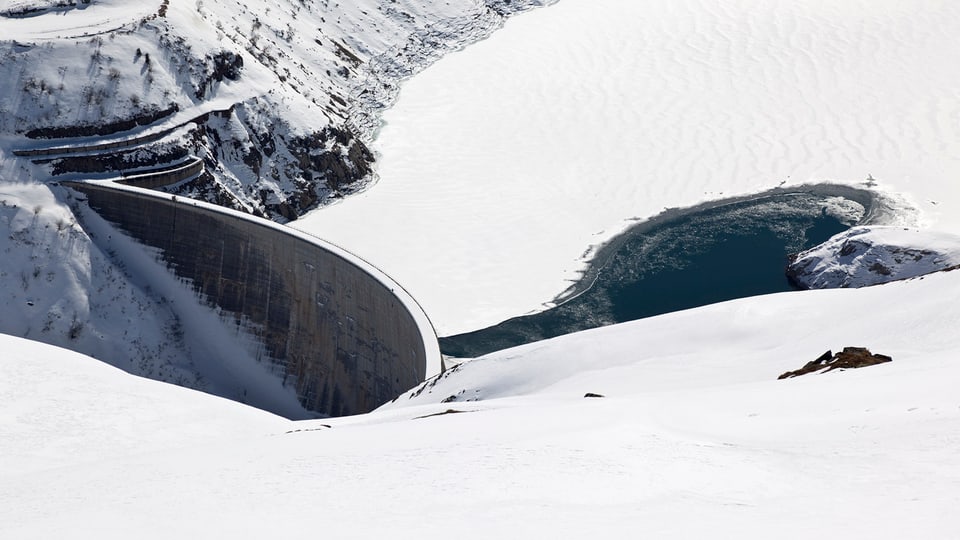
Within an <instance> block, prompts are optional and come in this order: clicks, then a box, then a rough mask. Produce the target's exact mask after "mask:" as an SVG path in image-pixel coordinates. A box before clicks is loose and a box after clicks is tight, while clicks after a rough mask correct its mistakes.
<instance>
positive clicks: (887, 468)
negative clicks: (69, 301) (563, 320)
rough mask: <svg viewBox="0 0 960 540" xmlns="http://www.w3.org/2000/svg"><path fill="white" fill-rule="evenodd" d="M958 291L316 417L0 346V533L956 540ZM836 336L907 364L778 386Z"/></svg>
mask: <svg viewBox="0 0 960 540" xmlns="http://www.w3.org/2000/svg"><path fill="white" fill-rule="evenodd" d="M958 277H960V272H952V273H939V274H932V275H929V276H926V277H925V278H922V279H915V280H912V281H906V282H897V283H892V284H887V285H882V286H877V287H872V288H865V289H835V290H824V291H810V292H804V293H793V294H780V295H775V296H766V297H757V298H750V299H743V300H738V301H733V302H727V303H722V304H715V305H712V306H707V307H704V308H700V309H696V310H690V311H685V312H678V313H673V314H668V315H665V316H660V317H655V318H650V319H645V320H641V321H635V322H633V323H627V324H623V325H617V326H611V327H606V328H602V329H596V330H591V331H588V332H584V333H580V334H572V335H569V336H564V337H561V338H556V339H554V340H550V341H546V342H542V343H536V344H531V345H528V346H525V347H523V348H518V349H515V350H510V351H503V352H500V353H495V354H493V355H491V356H489V357H485V358H480V359H477V360H473V361H470V362H467V363H465V364H463V365H462V367H460V368H458V369H456V370H454V371H451V372H448V373H449V374H448V375H447V376H444V377H443V378H442V379H441V380H440V381H439V382H438V383H436V384H434V385H431V386H429V388H428V389H427V390H425V391H423V392H421V393H420V394H419V395H418V397H417V398H415V399H409V398H407V397H406V396H401V397H400V398H399V399H398V400H397V402H396V403H394V404H391V405H390V406H388V407H386V408H384V409H382V410H380V411H376V412H373V413H370V414H367V415H363V416H357V417H345V418H336V419H330V420H322V421H321V420H313V421H301V422H289V421H286V420H281V419H278V418H276V417H271V416H269V415H266V414H264V413H259V412H258V411H254V410H251V409H248V408H246V407H245V406H243V405H240V404H236V403H231V402H227V401H224V400H220V399H217V398H212V397H209V396H206V395H202V394H192V393H191V392H190V391H187V390H184V389H182V388H178V387H174V386H164V385H163V384H161V383H156V382H152V381H144V380H141V379H137V378H136V377H133V376H131V375H127V374H124V373H121V372H118V371H116V370H114V369H112V368H109V367H106V366H103V365H101V364H99V363H97V362H96V361H93V360H90V359H86V358H83V357H79V356H78V355H76V354H72V353H67V352H64V351H54V350H53V349H51V348H49V346H45V345H39V344H36V343H32V342H27V341H22V340H20V339H18V338H11V337H0V346H2V348H3V350H4V351H5V354H4V361H3V362H0V397H2V399H3V403H4V407H3V409H2V413H0V431H2V432H3V433H4V437H3V440H2V442H0V448H2V454H3V456H4V460H3V465H2V467H0V472H2V481H0V537H3V538H18V539H19V538H91V537H95V538H131V537H137V538H187V537H190V538H262V537H267V536H269V537H283V536H286V535H292V534H303V533H306V532H308V531H310V532H316V533H317V534H323V536H325V537H329V538H372V537H383V536H389V537H391V538H438V539H439V538H450V537H451V536H456V537H460V538H491V537H492V538H518V537H536V538H583V537H587V536H589V537H614V538H650V537H653V538H705V537H709V538H728V537H733V536H736V537H738V538H811V537H824V538H890V539H893V538H955V537H956V532H957V531H958V530H960V514H958V513H957V512H956V508H957V507H958V504H960V452H958V448H960V394H958V393H957V391H956V382H957V381H958V380H960V363H958V362H957V358H956V351H957V350H958V348H960V336H958V334H957V332H956V328H957V325H958V324H960V305H958V304H957V302H956V301H955V298H956V297H957V295H960V279H958ZM932 314H935V315H932ZM848 345H865V346H868V347H870V348H871V350H872V351H873V352H877V353H881V354H888V355H891V356H892V357H893V362H891V363H887V364H883V365H879V366H872V367H866V368H862V369H859V370H850V371H834V372H830V373H825V374H818V375H807V376H803V377H800V378H796V379H788V380H776V378H777V376H778V375H779V374H780V373H782V372H784V371H787V370H792V369H796V368H798V367H800V366H802V365H803V364H804V363H806V362H807V361H809V360H812V359H814V358H816V357H817V356H818V355H820V353H822V352H823V351H824V350H826V349H828V348H830V349H833V350H838V349H839V348H841V347H844V346H848ZM11 360H13V361H11ZM587 392H593V393H598V394H602V395H604V396H606V397H604V398H584V395H585V394H586V393H587ZM450 395H453V396H458V397H457V398H456V401H448V402H446V403H441V401H442V400H444V399H445V398H447V397H448V396H450ZM468 399H479V400H480V401H470V402H463V401H465V400H468ZM446 411H458V412H460V413H461V414H453V413H448V414H439V415H438V414H437V413H443V412H446ZM430 415H433V416H430ZM326 426H329V427H326Z"/></svg>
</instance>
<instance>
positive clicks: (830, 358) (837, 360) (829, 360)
mask: <svg viewBox="0 0 960 540" xmlns="http://www.w3.org/2000/svg"><path fill="white" fill-rule="evenodd" d="M892 361H893V358H890V357H889V356H886V355H883V354H873V353H871V352H870V351H869V350H868V349H866V348H865V347H844V348H843V350H842V351H840V352H838V353H837V354H833V351H827V352H825V353H823V354H821V355H820V356H819V357H818V358H817V359H816V360H813V361H810V362H807V364H806V365H804V366H803V367H802V368H800V369H798V370H795V371H788V372H786V373H784V374H782V375H780V376H779V377H777V378H778V379H789V378H792V377H799V376H800V375H806V374H808V373H816V372H818V371H822V372H823V373H826V372H828V371H833V370H835V369H853V368H861V367H867V366H875V365H877V364H884V363H886V362H892Z"/></svg>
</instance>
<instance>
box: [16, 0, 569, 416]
mask: <svg viewBox="0 0 960 540" xmlns="http://www.w3.org/2000/svg"><path fill="white" fill-rule="evenodd" d="M547 3H550V2H548V1H547V2H544V1H540V0H530V1H526V0H524V1H496V0H490V1H488V2H481V1H475V0H454V1H443V2H441V1H438V0H405V1H400V2H398V1H392V0H391V1H386V0H368V1H364V2H345V3H338V2H327V1H324V2H298V1H281V2H270V1H265V2H255V3H249V2H239V1H226V2H206V3H205V2H203V1H197V2H186V1H173V2H171V1H169V0H149V1H145V2H121V1H119V0H89V1H86V0H85V1H80V2H74V1H66V2H63V1H59V0H57V1H53V0H16V1H0V73H3V74H4V77H0V199H2V204H3V206H2V207H0V249H3V252H4V256H3V258H2V259H0V277H2V279H3V283H4V287H3V294H4V297H5V299H6V301H7V302H6V304H5V309H4V311H3V313H2V314H0V332H3V333H8V334H12V335H16V336H23V337H28V338H30V339H35V340H38V341H42V342H45V343H50V344H54V345H58V346H62V347H67V348H70V349H72V350H75V351H78V352H82V353H84V354H87V355H90V356H93V357H95V358H98V359H100V360H103V361H105V362H107V363H109V364H112V365H114V366H117V367H120V368H122V369H125V370H127V371H129V372H131V373H134V374H137V375H142V376H146V377H150V378H154V379H157V380H161V381H166V382H172V383H176V384H181V385H184V386H187V387H191V388H198V389H202V390H205V391H207V392H212V393H216V394H218V395H221V396H226V397H230V398H232V399H236V400H240V401H243V402H246V403H251V404H255V405H257V406H259V407H264V408H268V409H270V410H272V411H275V412H278V413H280V414H286V415H288V416H290V417H303V416H305V415H307V413H306V412H305V411H304V410H303V409H302V407H300V406H299V405H298V404H297V402H296V399H295V396H293V395H292V394H291V393H290V392H289V391H287V390H279V387H276V388H274V387H273V386H271V385H270V384H269V383H268V380H269V379H270V378H269V377H268V378H266V379H265V378H264V370H265V369H266V368H264V367H263V366H260V365H258V363H257V362H256V361H255V360H254V356H253V354H252V353H251V352H250V351H251V350H256V347H255V346H246V345H249V344H247V343H245V341H244V340H245V337H244V336H242V335H238V334H237V332H236V329H235V328H233V327H232V326H231V325H229V324H223V323H224V320H225V319H224V317H221V316H220V314H218V313H217V312H215V310H212V309H209V308H206V307H202V306H200V305H199V304H198V303H197V302H196V301H195V299H193V298H192V294H191V293H190V292H189V287H185V286H182V284H180V283H178V282H177V281H176V279H175V278H173V277H171V276H170V275H169V273H167V272H165V270H164V269H163V268H162V265H158V264H156V263H155V262H154V261H153V259H154V258H155V256H156V254H155V253H153V252H151V251H150V250H147V249H144V248H142V247H140V246H136V245H134V244H133V243H132V242H129V241H127V240H125V238H124V237H123V235H121V234H117V233H116V232H114V231H113V230H112V229H111V228H110V226H109V225H107V224H106V223H103V222H102V220H100V219H99V218H98V217H97V216H96V215H94V214H92V213H90V212H86V215H84V216H83V219H82V220H78V217H80V216H78V215H77V214H75V212H85V206H84V205H82V204H81V205H76V204H75V203H74V202H72V199H71V194H70V192H69V190H66V189H64V188H62V187H60V186H58V185H55V183H54V182H55V181H58V180H66V179H90V178H116V177H119V176H127V177H129V175H130V174H132V173H137V172H144V171H151V170H155V169H159V168H163V167H168V166H171V165H177V164H181V163H184V162H185V161H187V160H190V159H192V157H194V156H195V157H199V158H200V159H202V161H203V163H204V172H203V173H202V174H201V175H200V176H199V177H198V178H195V179H192V180H188V181H186V182H181V183H180V184H178V185H175V186H173V187H172V188H170V189H172V190H174V191H176V192H177V193H178V194H186V195H189V196H191V197H196V198H200V199H205V200H208V201H211V202H214V203H218V204H222V205H225V206H229V207H233V208H236V209H240V210H243V211H246V212H250V213H253V214H257V215H261V216H266V217H269V218H272V219H275V220H277V221H286V220H290V219H296V218H297V217H298V216H299V215H300V214H301V213H302V212H304V211H306V210H307V209H309V208H313V207H315V206H317V205H320V204H323V203H325V202H329V201H331V200H334V199H336V198H338V197H340V196H342V195H344V194H346V193H351V192H353V191H356V190H358V189H361V188H363V187H365V186H366V185H367V184H369V183H370V182H372V181H373V180H374V175H373V173H372V169H371V165H372V161H373V159H374V158H373V155H372V154H371V153H370V151H369V149H368V146H367V144H368V143H369V142H370V140H372V138H373V136H374V132H375V131H376V129H377V128H378V126H379V113H380V111H381V110H382V109H383V108H385V107H386V106H388V105H389V104H390V103H392V101H393V100H394V99H395V96H396V93H397V90H398V87H399V83H400V81H401V80H403V79H404V78H406V77H409V76H410V75H411V74H413V73H415V72H416V71H418V70H420V69H422V68H423V67H424V66H426V65H427V64H429V63H430V62H431V61H433V60H434V59H436V58H437V57H439V56H440V55H442V54H443V53H445V52H447V51H449V50H452V49H454V48H457V47H461V46H463V45H464V44H466V43H469V42H471V41H474V40H477V39H480V38H482V37H484V36H486V35H488V34H489V33H490V32H492V31H493V30H495V29H497V28H498V27H499V26H500V25H501V24H502V23H503V20H504V18H505V17H506V16H508V15H510V14H511V13H514V12H516V11H522V10H524V9H528V8H530V7H533V6H538V5H543V4H547ZM81 225H82V226H83V227H87V229H88V230H83V228H82V227H81ZM226 319H229V317H227V318H226Z"/></svg>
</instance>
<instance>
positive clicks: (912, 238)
mask: <svg viewBox="0 0 960 540" xmlns="http://www.w3.org/2000/svg"><path fill="white" fill-rule="evenodd" d="M958 264H960V237H957V236H954V235H951V234H945V233H940V232H933V231H924V230H920V229H913V228H908V227H881V226H867V227H853V228H851V229H849V230H847V231H845V232H842V233H840V234H838V235H836V236H834V237H833V238H831V239H830V240H828V241H826V242H824V243H823V244H820V245H819V246H817V247H815V248H813V249H810V250H807V251H804V252H802V253H800V254H798V255H797V256H796V257H795V258H794V260H793V261H792V262H791V263H790V264H789V265H788V266H787V270H786V273H787V278H788V279H789V280H790V282H791V283H793V284H794V285H795V286H797V287H799V288H801V289H832V288H843V287H865V286H868V285H877V284H880V283H886V282H889V281H896V280H899V279H907V278H912V277H917V276H922V275H924V274H929V273H931V272H938V271H941V270H947V269H949V268H951V267H954V266H956V265H958Z"/></svg>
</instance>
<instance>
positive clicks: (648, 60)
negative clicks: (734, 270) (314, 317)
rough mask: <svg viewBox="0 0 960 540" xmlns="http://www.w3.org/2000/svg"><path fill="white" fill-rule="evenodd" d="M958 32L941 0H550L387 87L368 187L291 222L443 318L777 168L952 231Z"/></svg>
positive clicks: (462, 317)
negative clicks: (394, 98) (669, 211)
mask: <svg viewBox="0 0 960 540" xmlns="http://www.w3.org/2000/svg"><path fill="white" fill-rule="evenodd" d="M958 34H960V7H958V6H955V5H953V4H945V3H941V2H912V3H902V2H887V1H880V2H877V1H872V0H871V1H844V2H834V3H824V2H789V3H771V2H759V1H745V0H725V1H720V2H703V1H701V0H679V1H674V0H670V1H666V0H663V1H654V2H626V1H619V0H562V1H561V2H559V3H558V4H556V5H555V6H551V7H549V8H547V9H542V10H535V11H532V12H530V13H527V14H523V15H519V16H517V17H515V18H513V19H511V20H509V21H508V22H507V24H506V25H505V27H504V28H503V30H501V31H500V32H498V33H496V34H495V35H494V36H493V37H492V38H491V39H488V40H486V41H483V42H480V43H477V44H476V45H474V46H471V47H468V48H467V49H465V50H464V51H462V52H457V53H454V54H451V55H449V56H447V57H445V58H443V59H442V60H440V61H439V62H438V63H436V64H435V65H433V66H432V67H430V68H428V69H427V70H425V71H424V72H423V73H422V74H420V75H418V76H417V77H415V78H413V79H412V80H411V81H410V82H409V83H407V84H406V85H405V86H404V89H403V91H402V95H401V98H400V100H399V102H398V103H397V105H396V106H395V107H394V108H392V109H391V110H390V111H388V112H387V114H386V115H385V120H386V125H385V126H384V128H383V130H382V132H381V134H380V138H379V140H378V142H377V143H376V145H375V147H374V148H375V150H376V151H378V152H380V154H381V159H380V164H379V172H380V176H381V179H380V182H379V184H377V185H376V186H375V187H374V188H372V189H370V190H369V191H368V192H366V193H364V194H361V195H359V196H357V197H352V198H349V199H347V200H345V201H343V202H342V203H341V204H338V205H335V206H333V207H329V208H324V209H322V210H319V211H316V212H315V213H313V214H311V215H310V216H308V217H307V218H306V219H304V220H302V221H300V222H298V223H297V224H296V225H295V226H297V227H302V228H305V229H308V230H310V231H311V232H314V233H316V234H318V235H320V236H323V237H324V238H329V239H331V240H333V241H335V242H337V243H340V244H342V245H344V246H345V247H347V248H348V249H351V250H354V251H356V252H358V253H359V254H361V255H363V256H364V257H366V258H368V259H370V260H372V261H374V262H376V263H377V264H378V265H380V266H381V267H382V268H383V269H384V270H386V271H387V272H388V273H390V274H391V275H393V277H394V278H396V279H397V280H398V281H399V282H400V283H403V284H404V285H405V286H406V287H408V289H409V290H410V291H411V293H412V294H413V295H414V296H415V297H417V298H418V299H419V300H420V301H421V303H422V304H423V306H424V308H425V309H426V311H427V313H428V314H429V315H430V316H431V318H432V319H433V320H434V322H435V324H436V325H437V328H438V331H439V332H440V333H441V335H448V334H454V333H458V332H463V331H469V330H474V329H477V328H480V327H484V326H488V325H490V324H493V323H496V322H499V321H501V320H504V319H506V318H509V317H512V316H515V315H519V314H522V313H525V312H529V311H531V310H538V309H541V308H542V307H543V304H544V302H548V301H549V300H550V299H551V298H553V297H555V296H556V295H557V294H558V293H560V292H562V291H563V290H564V289H566V288H567V286H569V285H570V282H571V281H573V280H575V279H576V278H577V277H578V276H579V275H580V272H581V271H582V270H583V269H584V265H585V262H586V261H588V260H589V258H590V256H591V254H592V253H593V252H592V251H590V250H588V251H586V252H585V251H584V250H585V249H587V247H588V246H596V245H598V244H600V243H603V242H604V241H607V240H609V239H610V238H611V237H612V236H614V235H615V234H616V233H618V232H619V231H622V230H623V229H624V228H625V227H627V226H629V225H630V224H631V223H632V222H633V221H632V220H633V219H634V218H647V217H650V216H653V215H655V214H657V213H659V212H660V211H662V210H663V209H664V208H665V207H686V206H691V205H694V204H696V203H699V202H702V201H706V200H712V199H720V198H724V197H728V196H731V195H742V194H747V193H755V192H759V191H763V190H766V189H769V188H772V187H775V186H778V185H780V184H784V185H786V186H792V185H798V184H804V183H810V182H822V181H831V182H844V183H850V184H861V185H865V184H874V183H876V186H877V189H881V190H883V191H885V192H889V193H894V194H896V196H898V197H901V199H902V200H901V203H900V205H899V207H900V208H899V209H900V210H901V213H902V216H903V222H902V223H903V224H905V225H922V226H925V227H934V228H938V229H942V230H944V231H948V232H960V192H958V190H960V183H958V182H957V181H956V180H957V178H958V177H960V122H958V121H957V118H960V101H958V100H957V99H956V88H957V86H958V84H960V71H958V70H957V69H956V66H957V65H960V48H958V47H957V46H956V36H957V35H958ZM868 178H872V179H875V182H874V181H868V180H867V179H868ZM910 207H912V208H913V209H914V210H913V212H916V211H917V210H919V211H920V214H919V216H917V215H916V214H915V213H912V212H907V211H905V210H906V209H907V208H910ZM375 223H376V224H382V225H383V226H381V227H373V226H371V224H375ZM423 261H429V264H428V267H429V269H428V270H424V266H423Z"/></svg>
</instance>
